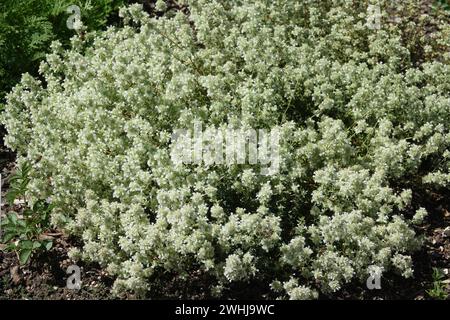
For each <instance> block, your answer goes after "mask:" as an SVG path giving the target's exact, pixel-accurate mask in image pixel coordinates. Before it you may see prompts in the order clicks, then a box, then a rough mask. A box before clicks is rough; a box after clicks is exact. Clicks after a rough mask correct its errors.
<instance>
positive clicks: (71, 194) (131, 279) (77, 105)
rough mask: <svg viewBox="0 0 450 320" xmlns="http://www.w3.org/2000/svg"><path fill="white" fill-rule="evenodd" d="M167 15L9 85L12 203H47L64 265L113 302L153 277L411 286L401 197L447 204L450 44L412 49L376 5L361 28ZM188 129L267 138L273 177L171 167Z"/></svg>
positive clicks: (417, 219) (400, 27) (303, 4)
mask: <svg viewBox="0 0 450 320" xmlns="http://www.w3.org/2000/svg"><path fill="white" fill-rule="evenodd" d="M180 2H183V5H184V4H187V5H188V8H189V15H186V14H185V13H183V12H178V13H176V14H174V15H173V16H170V17H161V18H151V17H149V16H147V15H146V14H145V13H144V12H143V11H142V10H141V8H140V7H139V6H136V5H134V6H130V7H128V8H126V9H123V10H122V11H121V15H122V16H123V18H124V22H125V26H124V27H122V28H109V29H108V30H107V31H105V32H103V33H100V34H89V33H88V34H86V35H85V36H84V37H83V38H78V37H75V38H73V39H72V49H71V50H69V51H64V50H63V49H62V48H61V45H60V44H58V43H57V42H55V43H54V44H53V48H52V53H51V54H49V55H48V56H47V58H46V62H45V63H43V64H42V65H41V68H40V71H41V74H42V77H43V78H44V79H45V84H44V83H43V82H41V80H38V79H34V78H32V77H30V76H28V75H25V76H23V79H22V82H21V84H20V85H18V86H16V87H15V88H14V90H13V91H12V92H11V93H10V94H9V96H8V104H7V107H6V112H5V113H4V114H3V115H2V122H3V123H4V124H5V126H6V127H7V129H8V132H9V134H8V136H7V138H6V142H7V144H8V145H9V146H10V147H11V148H13V149H14V150H16V151H17V152H18V153H19V155H20V157H21V158H23V159H26V160H27V161H29V162H30V163H31V164H32V167H33V169H32V171H31V173H30V174H31V181H30V184H29V193H30V196H31V197H35V198H36V199H38V198H46V197H49V196H51V197H52V200H53V205H54V206H55V207H54V209H53V212H52V214H51V218H52V222H53V224H55V225H57V226H59V227H61V228H65V229H66V230H67V231H69V232H72V233H74V234H76V235H79V236H80V237H81V238H82V239H83V243H84V244H83V246H82V247H80V248H78V249H74V250H73V251H72V253H71V254H72V256H73V257H82V258H84V259H89V260H93V261H97V262H99V263H100V264H102V265H103V266H105V267H106V268H107V270H108V271H109V272H110V273H112V274H114V275H116V277H117V280H116V282H115V290H116V291H117V292H121V291H123V290H131V291H134V292H137V293H145V292H146V291H147V290H149V289H150V287H151V286H152V283H153V282H152V279H156V278H157V277H158V276H159V275H161V274H162V273H163V272H167V271H169V272H176V273H178V274H180V275H188V274H190V273H191V272H194V271H195V272H201V273H205V274H208V275H209V277H210V279H212V280H211V281H212V283H210V285H211V291H212V292H214V294H217V295H220V294H221V292H222V290H223V289H225V288H227V286H229V285H230V284H231V283H233V282H242V281H251V280H255V279H258V280H260V281H263V282H264V283H266V284H267V287H268V288H269V287H271V288H272V289H273V290H274V291H275V292H277V294H278V296H279V297H281V298H292V299H310V298H316V297H318V294H319V292H320V293H324V294H328V293H332V292H336V291H338V290H340V289H341V288H342V287H343V286H344V285H345V284H346V283H349V282H350V281H360V282H361V283H365V282H366V279H367V277H368V275H369V271H370V270H369V267H370V268H373V267H377V268H379V269H380V270H381V269H382V270H384V272H392V271H393V272H398V273H399V274H401V275H403V276H404V277H411V276H412V274H413V263H412V259H411V253H412V252H413V251H414V250H416V249H417V248H419V246H420V243H421V241H420V235H418V234H416V232H415V231H414V228H413V226H414V224H419V223H421V221H422V220H423V219H424V217H425V216H426V211H425V210H424V209H419V210H417V212H416V213H414V212H415V209H414V210H409V209H411V208H412V206H411V201H412V190H413V188H415V187H416V186H421V185H427V186H430V187H437V186H441V187H444V188H448V187H449V184H450V173H449V169H450V151H449V145H450V133H449V127H448V124H449V123H450V108H449V106H450V64H449V62H450V53H449V45H450V43H449V42H450V37H449V30H450V27H449V25H448V24H445V23H442V22H436V21H437V20H433V19H434V18H433V17H431V16H429V17H425V18H426V19H428V20H427V22H426V23H428V24H431V25H434V26H435V27H433V28H431V29H430V31H429V32H430V33H429V34H426V35H423V38H421V40H420V41H417V42H415V40H414V37H416V36H417V35H420V34H421V32H422V31H421V30H422V27H423V24H421V23H425V22H423V21H422V22H421V21H418V22H417V23H412V22H411V23H410V24H409V28H410V29H409V30H411V28H413V30H415V29H414V28H417V30H416V31H417V32H413V34H410V33H408V32H406V31H405V30H406V29H405V28H404V24H406V23H409V22H408V21H413V20H414V19H415V12H414V11H411V14H410V16H407V15H408V12H410V11H408V10H413V9H414V1H412V0H411V1H409V0H407V1H402V4H401V5H402V6H404V7H405V10H404V12H403V14H404V15H405V18H404V20H402V21H401V22H396V21H392V20H391V19H389V12H391V10H390V9H392V8H390V7H389V5H390V1H379V3H380V8H381V11H380V15H381V17H380V19H381V23H380V28H368V26H367V18H368V17H367V14H368V10H367V1H362V0H361V1H348V0H333V1H332V0H323V1H315V0H314V1H312V0H305V1H290V0H271V1H266V0H252V1H245V2H242V1H222V0H185V1H180ZM407 9H408V10H407ZM425 18H424V19H425ZM444 18H448V16H444ZM444 18H442V19H444ZM439 21H448V20H439ZM433 23H434V24H433ZM411 39H413V40H411ZM413 43H414V44H415V45H413ZM197 120H198V121H201V122H202V123H204V124H205V125H206V126H209V125H210V126H214V127H220V126H226V125H230V126H232V127H235V128H236V127H244V128H261V129H266V130H267V131H270V129H271V128H275V127H276V128H278V131H279V153H280V157H279V159H280V162H279V169H278V170H277V172H276V174H273V175H260V174H259V172H258V167H257V166H255V165H254V164H250V163H243V164H238V163H236V164H233V165H230V166H204V165H193V164H192V165H191V164H188V165H174V163H173V162H172V161H171V134H172V132H173V130H175V129H176V128H192V127H193V125H194V122H195V121H197ZM411 212H413V213H411Z"/></svg>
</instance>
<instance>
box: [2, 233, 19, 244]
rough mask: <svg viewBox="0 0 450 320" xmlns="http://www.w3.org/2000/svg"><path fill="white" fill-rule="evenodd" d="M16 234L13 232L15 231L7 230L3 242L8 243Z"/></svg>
mask: <svg viewBox="0 0 450 320" xmlns="http://www.w3.org/2000/svg"><path fill="white" fill-rule="evenodd" d="M15 236H16V234H15V233H13V232H7V233H5V235H4V236H3V239H2V242H3V243H7V242H9V241H11V240H12V239H13V238H14V237H15Z"/></svg>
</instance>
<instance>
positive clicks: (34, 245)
mask: <svg viewBox="0 0 450 320" xmlns="http://www.w3.org/2000/svg"><path fill="white" fill-rule="evenodd" d="M30 169H31V167H30V165H29V164H28V163H24V164H23V165H22V167H21V168H20V169H19V170H18V172H17V173H16V174H15V175H14V176H13V177H12V178H11V179H10V183H11V188H10V190H9V191H8V193H7V194H6V199H7V201H8V202H9V203H10V205H13V203H14V201H15V200H16V199H25V193H26V191H27V187H28V183H29V181H30V178H29V173H30ZM52 209H53V206H52V205H51V204H48V203H47V202H46V201H44V200H38V201H36V202H35V203H34V204H33V205H32V206H31V207H26V208H25V209H24V210H23V211H21V215H20V217H19V214H18V213H16V212H8V214H7V215H6V218H5V219H3V220H2V221H1V222H0V223H1V230H2V232H3V238H2V239H1V240H2V243H4V244H6V248H5V250H7V251H14V252H16V253H17V256H18V257H19V262H20V264H26V263H27V262H28V261H29V259H30V258H31V256H32V255H33V253H35V252H38V251H42V250H47V251H48V250H50V249H51V247H52V245H53V242H52V240H50V239H43V237H42V235H43V233H44V232H46V231H48V230H49V229H50V212H51V211H52Z"/></svg>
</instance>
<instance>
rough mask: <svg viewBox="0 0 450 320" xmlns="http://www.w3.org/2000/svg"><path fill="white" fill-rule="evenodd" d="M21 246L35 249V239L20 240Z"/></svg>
mask: <svg viewBox="0 0 450 320" xmlns="http://www.w3.org/2000/svg"><path fill="white" fill-rule="evenodd" d="M19 247H20V248H22V249H30V250H31V249H33V241H30V240H23V241H20V243H19Z"/></svg>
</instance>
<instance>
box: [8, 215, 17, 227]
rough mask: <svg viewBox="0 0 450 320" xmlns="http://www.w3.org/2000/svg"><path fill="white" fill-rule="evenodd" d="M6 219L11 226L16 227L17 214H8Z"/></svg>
mask: <svg viewBox="0 0 450 320" xmlns="http://www.w3.org/2000/svg"><path fill="white" fill-rule="evenodd" d="M7 218H8V221H9V222H10V223H11V224H13V225H16V224H17V214H15V213H9V214H8V215H7Z"/></svg>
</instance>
